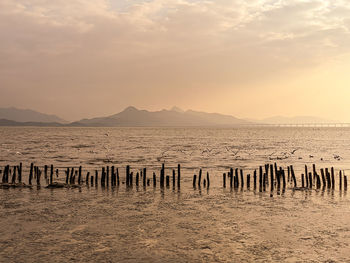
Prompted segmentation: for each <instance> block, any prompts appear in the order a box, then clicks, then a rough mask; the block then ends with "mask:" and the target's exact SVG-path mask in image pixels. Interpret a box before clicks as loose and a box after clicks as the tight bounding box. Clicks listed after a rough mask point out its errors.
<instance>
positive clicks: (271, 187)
mask: <svg viewBox="0 0 350 263" xmlns="http://www.w3.org/2000/svg"><path fill="white" fill-rule="evenodd" d="M271 168H272V165H271ZM276 176H277V174H276ZM270 182H271V185H270V190H271V192H272V191H273V186H274V179H273V170H272V169H270Z"/></svg>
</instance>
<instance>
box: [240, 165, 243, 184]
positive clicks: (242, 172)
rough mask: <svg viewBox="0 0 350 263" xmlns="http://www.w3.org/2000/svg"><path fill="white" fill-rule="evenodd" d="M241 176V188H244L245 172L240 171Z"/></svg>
mask: <svg viewBox="0 0 350 263" xmlns="http://www.w3.org/2000/svg"><path fill="white" fill-rule="evenodd" d="M240 174H241V188H243V187H244V175H243V170H242V169H240Z"/></svg>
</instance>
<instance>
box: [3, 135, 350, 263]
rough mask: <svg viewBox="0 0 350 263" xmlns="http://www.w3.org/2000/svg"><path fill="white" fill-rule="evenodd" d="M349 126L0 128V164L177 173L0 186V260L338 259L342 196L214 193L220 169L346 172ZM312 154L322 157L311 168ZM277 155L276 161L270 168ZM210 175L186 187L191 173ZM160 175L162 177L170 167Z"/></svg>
mask: <svg viewBox="0 0 350 263" xmlns="http://www.w3.org/2000/svg"><path fill="white" fill-rule="evenodd" d="M349 131H350V129H349V128H232V129H228V128H227V129H219V128H1V129H0V135H1V136H0V138H1V139H0V140H1V141H0V144H1V149H2V151H1V153H0V160H1V163H0V164H1V166H3V165H5V164H11V165H15V164H18V162H20V161H22V162H23V163H24V165H25V167H24V181H25V182H27V179H28V177H27V175H28V165H29V163H30V162H35V163H36V165H40V166H42V165H44V164H51V163H52V164H54V166H55V167H59V168H60V177H59V178H58V179H55V180H58V181H64V172H63V170H64V169H65V168H66V167H71V166H75V167H76V166H79V165H82V166H83V170H84V173H83V175H85V172H86V171H87V170H89V171H90V172H93V170H94V169H99V170H100V169H101V168H102V166H106V165H116V166H117V167H119V168H120V175H121V180H122V181H124V180H125V170H124V169H125V166H126V165H127V164H129V165H131V168H132V169H134V170H133V171H136V170H138V169H140V168H142V167H147V168H148V174H149V176H151V173H152V172H153V171H155V172H156V173H157V177H159V169H160V167H161V164H162V163H163V162H164V163H165V165H166V168H167V167H168V168H169V167H171V168H175V167H176V166H177V164H178V163H180V164H181V165H182V171H183V172H182V184H181V188H180V189H178V188H172V186H170V187H169V188H164V189H163V190H162V189H160V188H159V185H157V187H156V188H153V186H152V184H151V186H149V187H146V188H143V187H142V186H140V187H136V186H134V187H133V188H131V189H127V188H126V187H125V185H124V184H121V185H120V186H119V187H115V188H111V187H109V188H101V187H100V186H99V187H97V188H96V187H87V186H85V185H83V186H82V188H81V189H80V190H79V189H51V190H50V189H45V188H43V187H42V188H41V189H36V187H34V188H33V189H8V190H5V189H0V203H1V207H0V231H1V233H2V235H1V237H0V244H1V245H0V247H1V249H0V260H1V261H2V262H9V261H11V262H47V261H50V262H63V261H69V260H71V261H78V262H96V261H101V262H108V261H110V262H135V261H137V262H140V261H144V262H186V261H187V262H189V261H190V262H203V261H204V262H213V261H217V262H233V261H235V262H237V261H243V262H245V261H249V262H253V261H255V262H281V261H285V262H296V261H302V262H303V261H305V262H310V261H311V262H312V261H314V262H328V261H336V262H347V261H348V259H349V256H348V255H349V251H350V247H349V244H350V235H349V231H350V227H349V226H348V222H349V220H350V200H349V197H348V196H347V193H346V192H345V191H339V189H338V188H337V187H336V188H335V190H325V191H322V190H306V191H293V190H291V185H290V184H288V188H287V189H286V191H284V192H282V191H281V192H277V191H274V192H273V193H272V195H271V196H270V192H269V191H267V192H259V191H258V190H254V189H253V188H252V187H251V188H250V189H246V187H245V188H244V189H240V188H239V189H230V188H226V189H224V188H223V187H222V173H223V172H227V171H228V169H229V167H232V168H243V169H244V171H245V173H252V171H253V170H254V169H256V168H258V166H259V165H263V164H265V163H273V162H275V161H276V162H277V163H278V165H280V166H283V167H286V165H290V164H293V165H294V167H295V170H296V176H297V179H298V185H300V181H299V180H300V174H301V172H302V171H303V169H304V164H308V165H309V168H310V169H311V165H312V163H315V164H316V167H317V168H318V169H319V168H325V167H329V168H330V167H331V166H334V167H335V169H336V173H337V172H338V170H339V169H342V170H345V173H347V172H348V169H349V168H350V167H349V158H350V133H349ZM321 158H322V159H323V160H321ZM277 159H278V160H277ZM199 168H202V169H203V172H204V173H206V171H209V172H210V175H211V186H210V188H209V189H207V188H205V187H204V188H198V187H196V188H195V189H194V188H193V187H192V175H193V174H194V173H197V174H198V170H199ZM166 174H168V175H171V170H170V169H169V170H167V171H166Z"/></svg>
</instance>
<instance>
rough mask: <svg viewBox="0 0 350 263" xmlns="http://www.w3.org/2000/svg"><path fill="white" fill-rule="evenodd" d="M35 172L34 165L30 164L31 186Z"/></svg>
mask: <svg viewBox="0 0 350 263" xmlns="http://www.w3.org/2000/svg"><path fill="white" fill-rule="evenodd" d="M33 170H34V164H33V163H31V164H30V172H29V181H28V183H29V185H32V179H33Z"/></svg>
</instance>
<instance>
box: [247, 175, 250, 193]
mask: <svg viewBox="0 0 350 263" xmlns="http://www.w3.org/2000/svg"><path fill="white" fill-rule="evenodd" d="M249 188H250V174H247V189H249Z"/></svg>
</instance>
